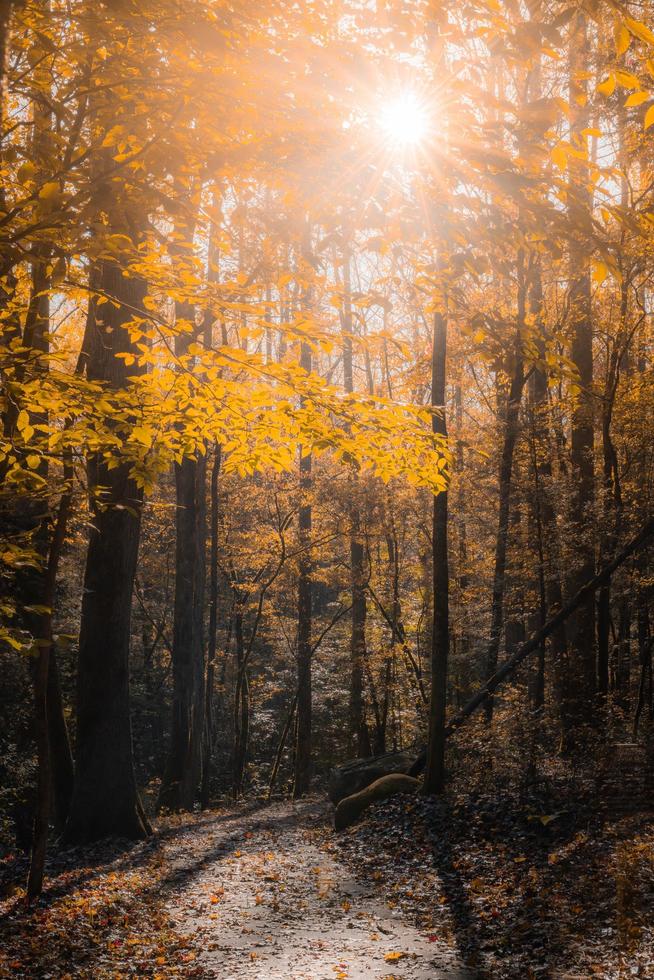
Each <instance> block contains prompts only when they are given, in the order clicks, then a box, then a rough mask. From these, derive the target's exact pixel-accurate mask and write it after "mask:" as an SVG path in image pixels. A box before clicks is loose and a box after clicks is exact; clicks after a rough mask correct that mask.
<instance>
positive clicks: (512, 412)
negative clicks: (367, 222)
mask: <svg viewBox="0 0 654 980" xmlns="http://www.w3.org/2000/svg"><path fill="white" fill-rule="evenodd" d="M518 279H519V283H518V327H517V330H516V336H515V342H514V347H513V352H512V356H511V358H510V363H511V362H512V370H511V372H510V377H511V385H510V388H509V392H508V396H507V400H506V405H505V409H504V439H503V443H502V457H501V460H500V472H499V506H498V516H497V537H496V539H495V567H494V571H493V598H492V603H491V629H490V640H489V643H488V647H487V650H486V676H487V677H492V676H493V674H494V673H495V671H496V670H497V656H498V652H499V648H500V638H501V635H502V627H503V623H504V585H505V576H506V556H507V548H508V537H509V515H510V509H511V480H512V474H513V454H514V450H515V444H516V440H517V438H518V422H519V417H520V402H521V399H522V389H523V386H524V361H523V353H522V328H523V324H524V318H525V312H526V307H525V304H526V282H525V270H524V254H523V253H522V250H521V251H520V255H519V258H518ZM486 717H487V719H488V720H489V721H490V720H491V719H492V717H493V698H489V699H488V701H487V703H486Z"/></svg>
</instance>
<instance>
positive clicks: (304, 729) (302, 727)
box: [293, 344, 313, 799]
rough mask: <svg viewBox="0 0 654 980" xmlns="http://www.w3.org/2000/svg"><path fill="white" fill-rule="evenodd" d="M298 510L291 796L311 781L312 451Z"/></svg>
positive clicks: (306, 360)
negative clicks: (292, 779)
mask: <svg viewBox="0 0 654 980" xmlns="http://www.w3.org/2000/svg"><path fill="white" fill-rule="evenodd" d="M300 363H301V365H302V367H303V368H304V370H305V371H310V370H311V348H310V347H309V345H308V344H302V353H301V358H300ZM300 452H301V454H302V455H301V456H300V496H301V502H300V511H299V515H298V525H299V545H300V549H301V553H300V557H299V562H298V609H297V617H298V622H297V690H298V695H297V723H296V732H297V735H296V747H295V779H294V784H293V796H294V797H295V798H296V799H297V798H298V797H300V796H303V795H304V794H305V793H306V792H307V790H308V789H309V785H310V782H311V734H312V732H311V715H312V694H311V625H312V599H313V583H312V579H311V571H312V569H311V565H312V562H311V551H310V548H311V525H312V507H311V498H310V494H311V484H312V481H311V452H306V451H304V449H301V450H300Z"/></svg>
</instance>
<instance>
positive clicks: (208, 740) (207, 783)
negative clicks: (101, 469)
mask: <svg viewBox="0 0 654 980" xmlns="http://www.w3.org/2000/svg"><path fill="white" fill-rule="evenodd" d="M221 458H222V457H221V448H220V446H219V445H216V446H215V448H214V457H213V466H212V468H211V496H210V501H211V504H210V522H209V526H210V532H209V534H210V552H209V638H208V640H209V642H208V648H207V686H206V703H205V719H204V722H205V735H204V737H205V741H204V758H203V761H202V792H201V799H200V802H201V804H202V807H203V809H204V808H206V807H207V806H209V796H210V792H211V755H212V751H213V731H214V704H213V688H214V676H215V669H216V652H217V647H216V643H217V631H218V478H219V476H220V465H221Z"/></svg>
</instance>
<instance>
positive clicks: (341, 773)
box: [327, 750, 418, 806]
mask: <svg viewBox="0 0 654 980" xmlns="http://www.w3.org/2000/svg"><path fill="white" fill-rule="evenodd" d="M417 754H418V752H417V750H414V751H413V752H411V751H408V752H386V753H385V754H384V755H373V756H371V757H370V758H369V759H352V761H351V762H345V763H343V765H342V766H338V767H337V768H336V769H333V770H332V773H331V776H330V777H329V783H328V785H327V792H328V793H329V798H330V800H331V801H332V803H333V804H334V806H336V805H337V804H338V803H340V802H341V800H343V799H345V797H346V796H352V794H353V793H358V792H359V790H361V789H364V788H365V787H366V786H369V785H370V783H374V782H375V780H376V779H380V778H381V777H382V776H388V775H389V774H390V773H392V772H400V773H408V772H409V770H410V769H411V767H412V766H413V764H414V763H415V761H416V755H417Z"/></svg>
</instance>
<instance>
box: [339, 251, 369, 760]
mask: <svg viewBox="0 0 654 980" xmlns="http://www.w3.org/2000/svg"><path fill="white" fill-rule="evenodd" d="M343 263H344V264H343V311H342V324H341V325H342V329H343V387H344V388H345V391H346V392H347V393H348V394H351V393H352V392H353V391H354V380H353V375H352V287H351V281H350V251H349V248H348V247H347V245H346V247H345V248H344V255H343ZM349 500H350V507H349V510H350V515H349V516H350V582H351V591H352V630H351V634H350V722H349V723H350V730H349V742H350V751H351V752H354V754H355V755H356V756H363V755H364V754H365V749H366V745H367V742H368V737H367V734H368V733H367V731H365V730H364V729H365V727H366V720H365V712H364V702H363V676H364V664H365V657H366V590H365V561H364V550H363V538H362V536H361V511H360V508H359V500H358V486H357V479H356V474H351V476H350V494H349Z"/></svg>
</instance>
